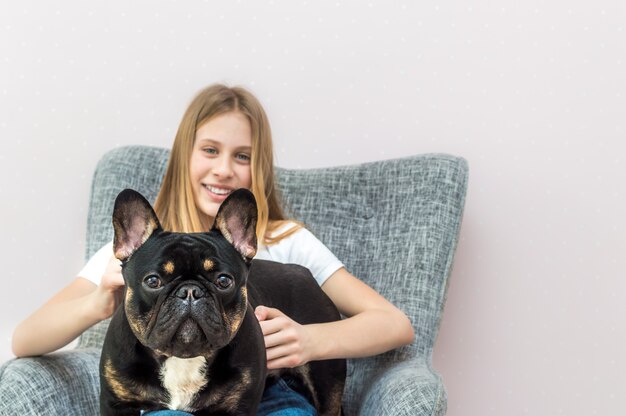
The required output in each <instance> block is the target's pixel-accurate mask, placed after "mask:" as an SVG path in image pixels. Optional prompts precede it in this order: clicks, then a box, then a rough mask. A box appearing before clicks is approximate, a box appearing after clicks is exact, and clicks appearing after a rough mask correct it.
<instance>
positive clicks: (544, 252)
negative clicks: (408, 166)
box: [0, 0, 626, 416]
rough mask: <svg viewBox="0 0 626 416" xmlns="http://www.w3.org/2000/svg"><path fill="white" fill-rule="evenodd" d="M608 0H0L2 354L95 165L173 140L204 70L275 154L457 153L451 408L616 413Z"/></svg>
mask: <svg viewBox="0 0 626 416" xmlns="http://www.w3.org/2000/svg"><path fill="white" fill-rule="evenodd" d="M625 11H626V10H625V6H624V2H623V1H621V0H598V1H593V2H589V1H582V0H572V1H564V0H561V1H552V2H544V1H537V0H531V1H526V2H518V1H513V0H503V1H500V2H491V1H469V2H465V1H452V2H446V3H442V2H434V1H426V2H409V1H404V2H396V1H382V0H372V1H365V2H361V1H332V2H325V1H322V2H317V1H316V2H307V1H270V2H253V1H249V2H245V1H236V2H211V1H175V0H172V1H157V2H155V1H134V2H125V1H120V0H111V1H108V2H82V1H76V0H74V1H69V0H68V1H65V2H41V1H40V2H35V1H32V0H31V1H21V2H8V1H4V0H2V7H1V10H0V76H1V78H0V138H1V147H0V149H1V150H0V169H1V171H0V195H2V197H1V198H2V203H1V208H0V209H1V216H0V218H1V221H2V235H3V238H2V243H0V244H1V246H0V253H1V254H0V255H1V256H2V257H1V262H0V264H2V266H3V267H2V269H3V270H4V272H3V278H2V284H3V287H2V289H0V297H1V298H0V315H1V316H2V324H1V326H0V341H1V342H0V359H1V360H6V359H9V358H10V357H11V353H10V348H9V345H10V339H9V338H10V334H11V332H12V330H13V327H14V325H15V324H16V323H17V322H18V321H20V320H21V319H23V318H24V317H25V316H26V315H27V314H28V313H30V312H31V311H33V310H34V309H35V308H36V307H37V306H39V305H41V304H42V303H43V302H44V301H45V300H46V299H47V298H49V297H50V296H51V295H52V294H53V293H54V292H55V291H57V290H59V289H60V288H61V287H62V286H64V285H66V284H68V283H69V282H70V281H71V280H72V279H73V278H74V276H75V274H76V273H77V272H78V270H79V269H80V268H81V266H82V264H83V261H84V257H83V256H84V239H85V229H86V209H87V200H88V195H89V186H90V178H91V175H92V173H93V170H94V167H95V163H96V162H97V160H98V159H99V158H100V157H101V156H102V154H103V153H104V152H105V151H107V150H109V149H112V148H114V147H117V146H121V145H126V144H150V145H157V146H163V147H169V146H170V144H171V142H172V139H173V136H174V132H175V130H176V128H177V125H178V122H179V120H180V118H181V116H182V112H183V110H184V108H185V107H186V105H187V104H188V103H189V101H190V100H191V98H192V96H193V95H194V94H195V93H196V92H197V91H198V90H199V89H200V88H202V87H204V86H205V85H207V84H210V83H213V82H227V83H229V84H240V85H244V86H246V87H248V88H250V89H251V90H252V91H254V92H255V93H256V94H257V95H258V97H259V98H260V99H261V101H262V102H263V103H264V105H265V107H266V109H267V111H268V113H269V116H270V120H271V122H272V126H273V131H274V138H275V148H276V156H277V164H278V165H280V166H284V167H320V166H331V165H344V164H353V163H359V162H365V161H372V160H377V159H387V158H395V157H402V156H405V155H409V154H416V153H427V152H447V153H452V154H455V155H459V156H463V157H465V158H466V159H467V160H468V161H469V165H470V169H471V173H470V182H469V189H468V195H467V203H466V211H465V216H464V221H463V226H462V230H461V236H460V243H459V246H458V250H457V256H456V262H455V267H454V271H453V274H452V276H451V280H450V286H449V292H448V293H449V296H448V301H447V306H446V309H445V313H444V316H443V320H442V326H441V331H440V336H439V338H438V341H437V345H436V350H435V355H434V363H435V367H436V369H437V370H438V371H439V372H440V373H441V374H442V375H443V377H444V381H445V384H446V386H447V390H448V395H449V411H448V414H449V415H451V416H461V415H494V416H495V415H526V414H528V415H559V414H563V415H578V416H583V415H584V416H588V415H594V414H597V415H617V414H626V405H625V404H624V401H623V398H624V397H625V396H626V363H625V361H624V358H623V357H624V354H623V351H624V347H625V342H624V341H625V338H626V337H625V332H624V316H625V315H626V302H624V293H625V292H624V290H625V289H626V280H625V279H624V277H625V276H624V275H625V273H624V270H626V260H625V257H626V243H625V239H624V234H625V231H626V230H625V228H626V227H625V224H626V221H625V220H624V216H623V213H624V212H625V211H626V195H625V192H624V189H625V186H624V179H625V178H626V160H625V157H624V150H625V148H626V146H625V145H624V139H625V131H626V125H625V124H626V62H625V58H626V33H625V30H624V22H626V13H625Z"/></svg>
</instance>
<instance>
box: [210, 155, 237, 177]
mask: <svg viewBox="0 0 626 416" xmlns="http://www.w3.org/2000/svg"><path fill="white" fill-rule="evenodd" d="M213 174H214V175H215V176H219V177H224V178H230V177H231V176H233V167H232V164H231V160H230V158H228V157H225V156H223V157H220V158H219V159H218V160H217V164H216V165H215V168H214V169H213Z"/></svg>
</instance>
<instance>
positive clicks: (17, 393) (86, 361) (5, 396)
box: [0, 348, 100, 416]
mask: <svg viewBox="0 0 626 416" xmlns="http://www.w3.org/2000/svg"><path fill="white" fill-rule="evenodd" d="M99 361H100V350H99V349H97V348H86V349H74V350H68V351H61V352H58V353H53V354H49V355H45V356H41V357H32V358H17V359H14V360H11V361H8V362H6V363H4V364H3V365H2V366H1V367H0V414H2V415H33V416H35V415H68V416H69V415H76V416H82V415H87V414H94V415H95V414H99V412H100V406H99V394H100V381H99V376H98V365H99Z"/></svg>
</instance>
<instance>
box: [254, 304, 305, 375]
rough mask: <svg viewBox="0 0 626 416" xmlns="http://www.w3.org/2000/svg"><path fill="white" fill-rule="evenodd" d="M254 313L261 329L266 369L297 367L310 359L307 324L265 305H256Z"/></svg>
mask: <svg viewBox="0 0 626 416" xmlns="http://www.w3.org/2000/svg"><path fill="white" fill-rule="evenodd" d="M254 314H255V315H256V317H257V319H258V320H259V323H260V324H261V330H262V331H263V337H264V339H265V348H266V353H267V368H268V369H270V370H273V369H278V368H293V367H298V366H300V365H303V364H306V363H307V362H309V361H310V360H311V358H312V352H311V350H312V343H311V334H310V333H309V330H308V329H307V326H303V325H300V324H298V323H297V322H295V321H293V320H292V319H290V318H289V317H288V316H287V315H285V314H284V313H282V312H281V311H280V310H278V309H274V308H268V307H266V306H258V307H257V308H256V309H255V310H254Z"/></svg>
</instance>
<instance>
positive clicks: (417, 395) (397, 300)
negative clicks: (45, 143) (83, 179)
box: [0, 146, 467, 416]
mask: <svg viewBox="0 0 626 416" xmlns="http://www.w3.org/2000/svg"><path fill="white" fill-rule="evenodd" d="M168 156H169V151H168V150H166V149H162V148H154V147H145V146H129V147H123V148H118V149H115V150H112V151H110V152H109V153H107V154H106V155H105V156H104V157H103V158H102V159H101V161H100V162H99V164H98V166H97V168H96V172H95V174H94V178H93V184H92V189H91V198H90V201H89V218H88V230H87V252H86V257H87V258H88V257H90V256H91V255H92V254H94V253H95V252H96V250H98V248H100V247H101V246H102V245H104V244H105V243H106V242H108V241H110V240H111V239H112V227H111V211H112V204H113V201H114V199H115V197H116V195H117V193H118V192H119V191H121V190H122V189H124V188H133V189H136V190H138V191H140V192H141V193H143V194H144V195H145V196H146V197H147V198H148V199H149V200H151V201H154V199H155V197H156V194H157V191H158V189H159V186H160V182H161V178H162V176H163V173H164V171H165V167H166V163H167V159H168ZM277 177H278V184H279V188H280V190H281V191H282V194H283V197H284V200H285V204H286V206H287V208H288V212H289V213H290V214H291V215H292V216H293V217H295V218H297V219H299V220H301V221H303V222H304V223H305V224H306V225H307V226H308V227H309V228H310V229H311V230H312V231H313V233H314V234H315V235H317V236H318V237H319V238H320V240H322V241H323V242H324V243H325V244H326V245H327V246H328V247H329V248H330V249H331V250H332V251H333V252H334V253H335V254H336V255H337V257H339V259H341V260H342V261H343V262H344V264H345V265H346V267H347V268H348V270H349V271H350V272H352V273H353V274H354V275H355V276H357V277H359V278H361V279H362V280H364V281H365V282H366V283H367V284H369V285H370V286H372V287H373V288H374V289H376V290H377V291H379V292H380V293H381V294H383V295H384V296H385V297H386V298H387V299H389V300H391V301H392V302H393V303H394V304H395V305H397V306H398V307H399V308H401V309H402V310H404V311H405V312H406V313H407V315H408V316H409V317H410V319H411V321H412V323H413V327H414V328H415V333H416V336H415V340H414V341H413V343H412V344H411V345H409V346H406V347H404V348H399V349H397V350H394V351H391V352H388V353H386V354H382V355H379V356H376V357H371V358H365V359H354V360H349V362H348V380H347V384H346V389H345V395H344V412H345V414H346V415H347V416H353V415H362V416H381V415H389V416H401V415H444V414H445V412H446V400H447V397H446V392H445V389H444V385H443V382H442V379H441V377H440V376H439V375H438V374H437V373H436V372H435V371H434V370H433V368H432V366H431V356H432V350H433V345H434V342H435V338H436V336H437V331H438V327H439V322H440V319H441V313H442V308H443V305H444V302H445V295H446V288H447V283H448V276H449V274H450V269H451V266H452V260H453V256H454V251H455V247H456V242H457V236H458V232H459V227H460V222H461V216H462V212H463V206H464V201H465V191H466V186H467V164H466V162H465V161H464V160H463V159H461V158H457V157H453V156H449V155H441V154H429V155H419V156H412V157H407V158H403V159H395V160H386V161H379V162H372V163H365V164H360V165H354V166H345V167H333V168H323V169H310V170H290V169H277ZM107 325H108V322H107V321H104V322H101V323H99V324H97V325H95V326H94V327H92V328H90V329H89V330H87V331H86V332H85V333H84V334H83V335H82V336H81V338H80V341H79V344H78V346H77V348H76V349H75V350H70V351H64V352H59V353H54V354H50V355H47V356H43V357H36V358H25V359H15V360H12V361H9V362H8V363H5V364H4V365H3V366H2V367H0V415H93V414H97V413H98V395H99V384H98V360H99V354H100V347H101V344H102V340H103V337H104V333H105V331H106V327H107Z"/></svg>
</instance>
